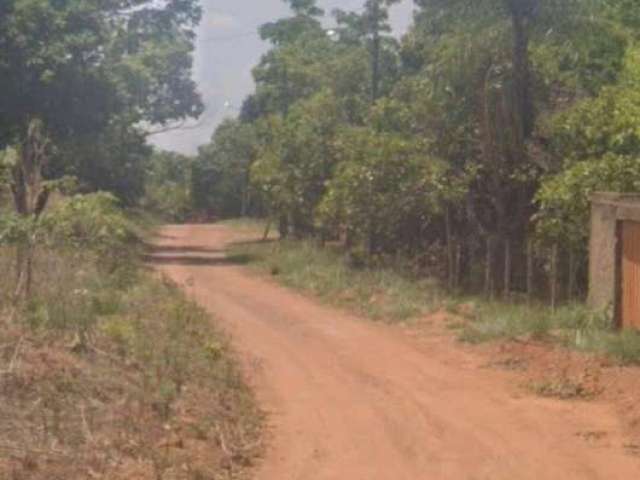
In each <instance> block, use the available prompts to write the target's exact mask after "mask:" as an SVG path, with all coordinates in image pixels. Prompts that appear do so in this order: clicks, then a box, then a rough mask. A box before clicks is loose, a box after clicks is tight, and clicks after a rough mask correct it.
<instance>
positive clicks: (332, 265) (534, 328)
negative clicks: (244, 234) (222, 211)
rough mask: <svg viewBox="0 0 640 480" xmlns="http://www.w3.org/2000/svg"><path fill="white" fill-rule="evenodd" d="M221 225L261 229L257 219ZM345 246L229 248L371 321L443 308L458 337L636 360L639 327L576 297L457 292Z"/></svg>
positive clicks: (412, 317)
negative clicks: (558, 302)
mask: <svg viewBox="0 0 640 480" xmlns="http://www.w3.org/2000/svg"><path fill="white" fill-rule="evenodd" d="M226 224H227V225H229V226H231V227H234V228H238V227H237V225H241V226H242V228H245V229H246V228H253V231H254V232H255V233H256V235H257V234H259V233H260V232H261V228H260V227H261V224H260V223H256V222H251V221H242V222H226ZM343 250H344V248H343V247H342V246H341V245H329V246H325V247H324V248H321V247H320V246H319V245H318V244H317V243H314V242H310V241H296V240H286V241H279V242H278V241H267V242H260V243H250V244H246V243H241V244H237V245H235V246H234V247H233V248H232V250H231V252H230V255H231V258H237V259H241V260H242V263H247V264H248V265H250V266H254V267H256V268H258V269H259V270H260V271H261V272H263V273H264V274H267V275H270V276H272V277H273V278H274V279H275V280H276V281H278V282H280V283H282V284H283V285H286V286H289V287H292V288H295V289H298V290H301V291H303V292H305V293H309V294H311V295H313V296H315V297H317V298H319V299H321V300H322V301H324V302H326V303H329V304H332V305H335V306H338V307H345V308H348V309H350V310H353V311H355V312H358V313H360V314H363V315H365V316H367V317H369V318H371V319H374V320H377V321H385V322H393V323H396V322H409V323H411V322H414V321H417V320H420V319H421V318H424V317H425V316H429V314H431V313H435V312H437V311H445V312H446V313H447V314H448V315H449V320H448V323H447V328H449V329H450V330H452V331H454V332H455V334H456V336H457V338H458V339H459V340H460V341H463V342H467V343H472V344H479V343H485V342H492V341H500V340H503V341H504V340H506V341H535V342H541V343H548V344H550V345H557V346H563V347H566V348H570V349H574V350H578V351H583V352H588V353H594V354H598V355H605V356H607V357H609V358H611V359H613V360H615V361H616V362H619V363H620V364H628V365H640V333H637V332H634V331H622V332H621V331H617V329H616V328H615V327H614V326H613V325H612V323H611V314H610V312H606V311H602V312H594V311H592V310H590V309H588V308H587V307H586V306H584V305H583V304H581V303H572V304H567V305H563V306H561V307H559V308H557V309H555V310H553V309H551V308H550V307H548V306H547V305H545V304H543V303H539V302H538V303H533V304H527V303H525V302H519V303H518V302H504V301H498V300H493V301H491V300H487V299H485V298H483V297H482V296H466V297H465V296H462V295H456V294H452V293H450V292H447V291H446V289H444V288H443V287H442V285H441V284H440V283H439V282H438V281H437V280H435V279H429V278H428V277H426V276H424V275H416V274H415V273H412V271H411V267H410V265H408V264H407V263H406V261H402V260H395V261H393V262H391V265H387V266H382V265H378V266H375V267H372V266H360V267H355V266H354V265H352V264H350V261H349V260H348V258H347V257H345V255H344V251H343Z"/></svg>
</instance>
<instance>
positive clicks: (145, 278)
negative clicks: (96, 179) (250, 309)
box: [0, 194, 261, 480]
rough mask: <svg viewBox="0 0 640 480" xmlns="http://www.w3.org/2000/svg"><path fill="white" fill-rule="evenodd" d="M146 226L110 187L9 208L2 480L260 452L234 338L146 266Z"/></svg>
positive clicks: (1, 359) (214, 471)
mask: <svg viewBox="0 0 640 480" xmlns="http://www.w3.org/2000/svg"><path fill="white" fill-rule="evenodd" d="M144 233H147V232H146V231H145V230H144V229H143V228H142V227H140V226H139V222H134V221H133V220H132V219H131V218H130V217H129V216H127V215H126V214H125V213H124V211H123V210H122V209H120V208H119V207H118V205H117V201H116V200H115V198H113V197H112V196H111V195H108V194H95V195H87V196H75V197H71V198H65V199H59V200H57V201H55V202H53V204H52V205H51V206H50V208H49V209H48V210H47V212H46V213H44V214H43V215H42V216H41V217H40V218H39V219H38V221H37V222H25V221H24V220H23V219H20V218H19V217H16V216H2V217H0V253H1V255H0V268H2V270H3V272H4V274H3V276H2V278H1V279H0V292H2V295H1V296H0V332H1V333H0V418H1V419H2V422H1V423H2V427H0V428H1V430H2V435H0V478H7V479H16V480H17V479H43V480H44V479H47V480H50V479H63V478H64V479H67V478H105V479H123V480H124V479H130V478H139V479H150V480H151V479H153V480H156V479H169V478H170V479H185V480H186V479H203V478H211V479H213V478H243V475H244V474H245V473H246V469H247V467H248V466H250V465H251V464H252V462H253V460H254V459H255V456H256V455H257V454H258V453H259V452H260V440H261V437H260V430H261V414H260V412H259V410H258V409H257V407H256V405H255V402H254V399H253V397H252V394H251V392H250V391H249V390H248V388H247V386H246V385H245V383H244V381H243V378H242V376H241V375H240V372H239V370H238V368H237V367H236V364H235V360H234V357H233V354H232V352H231V351H230V350H229V347H228V344H227V340H226V338H225V337H224V335H222V334H221V333H220V332H219V331H217V330H216V329H215V327H214V326H213V323H212V321H211V319H210V318H209V316H208V315H207V314H206V313H205V312H204V311H203V310H201V309H200V308H199V307H197V306H196V305H195V304H194V303H192V302H191V301H189V300H187V299H186V298H185V296H184V295H183V294H182V293H181V292H180V291H179V289H178V288H177V287H176V286H174V285H172V284H170V283H168V282H167V281H165V280H163V279H162V278H160V277H159V276H158V275H156V274H153V273H152V272H151V271H149V270H148V269H147V268H145V267H144V266H143V265H142V264H141V261H140V256H139V253H140V252H141V249H142V248H143V246H142V242H141V235H142V234H144ZM23 235H28V236H29V237H31V238H34V237H37V238H38V242H37V247H34V248H33V250H32V251H31V252H30V270H29V278H30V282H29V288H28V290H25V291H16V278H19V277H20V271H18V270H16V262H15V258H14V255H12V254H11V253H12V252H13V251H14V250H15V249H16V248H19V247H20V245H21V244H23V242H24V237H23Z"/></svg>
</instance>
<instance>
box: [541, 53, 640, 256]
mask: <svg viewBox="0 0 640 480" xmlns="http://www.w3.org/2000/svg"><path fill="white" fill-rule="evenodd" d="M625 65H626V66H625V69H624V71H623V72H621V80H620V82H619V83H618V84H617V85H615V86H610V87H605V88H603V89H602V91H601V92H600V94H599V95H598V96H597V97H594V98H589V99H586V100H583V101H581V102H578V103H577V104H576V105H575V106H573V107H572V108H571V109H569V110H567V111H565V112H562V113H560V114H558V115H556V116H555V117H554V118H553V120H552V121H551V123H550V125H549V127H548V128H549V133H550V134H551V135H553V139H554V150H555V152H554V153H555V154H556V155H558V156H560V157H561V158H564V159H565V161H564V162H563V167H564V168H563V169H562V170H561V171H559V172H557V173H555V174H554V175H550V176H548V178H547V179H546V180H545V181H544V182H543V183H542V186H541V188H540V189H539V191H538V193H537V197H536V200H537V202H538V204H539V207H540V211H539V213H538V216H537V220H538V222H537V228H538V231H539V233H540V234H541V236H542V237H543V238H545V239H555V240H560V241H564V242H568V244H569V245H570V246H572V247H573V248H578V247H582V248H583V246H584V245H585V243H586V238H587V235H588V231H587V227H588V215H589V195H590V194H592V193H594V192H596V191H613V192H620V193H632V192H638V191H640V94H639V93H638V92H639V91H640V89H639V88H638V86H639V85H640V61H639V57H638V52H637V51H636V50H635V49H634V50H631V51H629V53H628V55H627V58H626V62H625Z"/></svg>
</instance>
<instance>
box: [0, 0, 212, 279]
mask: <svg viewBox="0 0 640 480" xmlns="http://www.w3.org/2000/svg"><path fill="white" fill-rule="evenodd" d="M200 16H201V11H200V7H199V2H198V0H163V1H154V0H83V1H81V2H79V1H75V0H3V1H2V2H1V3H0V190H2V194H1V196H0V201H1V202H2V203H0V214H2V215H8V214H10V213H11V212H13V215H15V216H17V217H18V218H19V219H22V220H23V221H24V222H26V223H25V225H28V224H31V225H32V226H33V228H34V229H35V223H37V221H38V219H39V218H40V216H41V214H42V213H43V212H44V210H45V208H46V206H47V204H48V201H49V198H50V196H51V193H52V192H54V191H56V190H62V191H63V192H64V193H71V192H76V193H78V192H80V193H87V192H92V191H98V190H103V191H108V192H111V193H112V194H114V195H116V196H117V197H118V198H119V199H120V200H121V202H122V203H125V204H135V203H136V202H137V201H138V200H139V199H140V198H141V196H142V195H143V192H144V188H145V171H146V169H147V162H148V160H149V158H150V155H151V152H152V150H151V149H150V147H149V146H148V144H147V138H148V135H149V132H150V131H152V130H153V129H154V128H156V126H162V127H164V128H166V127H168V126H170V125H172V122H175V121H180V120H184V119H187V118H193V117H197V116H198V115H199V114H200V113H201V111H202V103H201V100H200V97H199V95H198V93H197V92H196V89H195V84H194V82H193V80H192V79H191V69H192V55H191V53H192V51H193V41H194V38H195V33H194V27H195V26H196V25H197V23H198V22H199V19H200ZM27 230H28V229H27ZM27 230H25V231H27ZM34 231H35V230H34ZM0 233H1V232H0ZM0 237H2V235H0ZM36 239H37V235H35V234H34V235H26V236H25V237H24V238H23V240H22V241H21V242H20V245H19V248H18V256H17V259H18V265H19V268H18V272H19V278H18V279H17V285H18V289H20V288H21V285H25V284H26V283H25V281H24V279H25V275H27V276H28V275H29V271H30V266H29V265H30V262H31V260H30V258H31V251H32V249H33V248H34V245H33V242H35V241H36ZM0 241H1V239H0ZM27 283H28V282H27Z"/></svg>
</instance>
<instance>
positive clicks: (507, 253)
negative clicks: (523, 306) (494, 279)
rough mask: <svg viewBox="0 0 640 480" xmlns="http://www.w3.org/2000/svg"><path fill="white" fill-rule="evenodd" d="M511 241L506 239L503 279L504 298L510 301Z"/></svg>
mask: <svg viewBox="0 0 640 480" xmlns="http://www.w3.org/2000/svg"><path fill="white" fill-rule="evenodd" d="M511 264H512V254H511V240H510V239H509V238H508V237H505V239H504V279H503V287H504V288H503V291H502V294H503V297H504V299H505V300H508V299H509V296H510V295H511Z"/></svg>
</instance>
